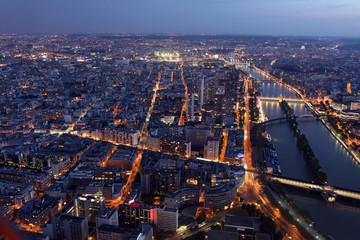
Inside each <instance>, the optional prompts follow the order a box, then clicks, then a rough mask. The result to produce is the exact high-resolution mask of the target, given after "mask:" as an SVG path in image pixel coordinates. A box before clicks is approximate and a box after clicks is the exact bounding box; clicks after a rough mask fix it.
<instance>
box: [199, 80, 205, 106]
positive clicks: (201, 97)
mask: <svg viewBox="0 0 360 240" xmlns="http://www.w3.org/2000/svg"><path fill="white" fill-rule="evenodd" d="M204 81H205V77H204V76H202V78H201V87H200V108H202V105H204Z"/></svg>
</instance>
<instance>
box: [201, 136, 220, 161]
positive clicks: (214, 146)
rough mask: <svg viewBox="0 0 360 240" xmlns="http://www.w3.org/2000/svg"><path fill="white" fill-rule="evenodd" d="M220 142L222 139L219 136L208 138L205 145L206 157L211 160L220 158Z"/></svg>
mask: <svg viewBox="0 0 360 240" xmlns="http://www.w3.org/2000/svg"><path fill="white" fill-rule="evenodd" d="M219 144H220V140H219V139H218V138H212V137H209V138H208V139H207V140H206V144H205V146H204V155H205V156H204V157H205V158H206V159H209V160H218V159H219Z"/></svg>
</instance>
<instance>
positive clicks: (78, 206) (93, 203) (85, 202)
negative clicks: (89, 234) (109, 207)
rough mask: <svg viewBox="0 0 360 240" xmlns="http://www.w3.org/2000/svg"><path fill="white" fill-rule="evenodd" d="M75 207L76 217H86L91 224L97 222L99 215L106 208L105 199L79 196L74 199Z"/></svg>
mask: <svg viewBox="0 0 360 240" xmlns="http://www.w3.org/2000/svg"><path fill="white" fill-rule="evenodd" d="M74 207H75V208H74V210H75V216H78V217H85V218H87V219H88V221H89V222H95V218H96V216H97V215H98V213H99V212H101V211H102V210H103V209H104V208H105V199H104V198H103V197H94V196H91V195H82V196H77V197H76V198H75V199H74Z"/></svg>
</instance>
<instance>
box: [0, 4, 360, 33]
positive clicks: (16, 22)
mask: <svg viewBox="0 0 360 240" xmlns="http://www.w3.org/2000/svg"><path fill="white" fill-rule="evenodd" d="M0 33H185V34H200V33H204V34H211V33H214V34H240V35H295V36H296V35H307V36H352V37H354V36H355V37H360V1H359V0H342V1H339V0H337V1H335V0H0Z"/></svg>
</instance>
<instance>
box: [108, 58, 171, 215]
mask: <svg viewBox="0 0 360 240" xmlns="http://www.w3.org/2000/svg"><path fill="white" fill-rule="evenodd" d="M163 70H164V65H162V66H161V70H160V72H159V75H158V78H157V81H156V84H155V87H154V93H153V97H152V100H151V105H150V107H149V111H148V113H147V115H146V119H145V122H144V125H143V127H142V129H141V132H140V144H139V148H138V155H137V156H136V159H135V161H134V163H133V166H132V169H131V173H130V176H129V177H128V180H127V182H126V184H125V185H124V186H123V189H122V191H121V195H120V197H118V198H117V199H115V200H112V201H111V202H110V204H109V206H113V207H116V208H118V207H119V205H122V204H124V202H125V200H126V198H127V197H128V196H129V194H130V189H131V186H132V183H133V182H134V180H135V177H136V175H137V174H138V173H139V171H140V163H141V159H142V155H143V153H144V149H145V143H146V136H147V133H148V131H147V129H148V125H149V120H150V117H151V113H152V111H153V109H154V103H155V100H156V94H157V91H158V89H159V84H160V81H161V76H162V73H163Z"/></svg>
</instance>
